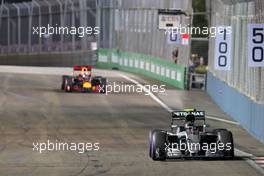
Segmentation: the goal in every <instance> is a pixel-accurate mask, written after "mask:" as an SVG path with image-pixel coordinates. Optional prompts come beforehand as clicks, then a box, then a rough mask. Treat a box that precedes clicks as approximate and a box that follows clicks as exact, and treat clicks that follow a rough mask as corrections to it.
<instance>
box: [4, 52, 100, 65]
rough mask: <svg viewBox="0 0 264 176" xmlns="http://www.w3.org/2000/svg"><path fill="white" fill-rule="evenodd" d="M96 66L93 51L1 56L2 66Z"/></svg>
mask: <svg viewBox="0 0 264 176" xmlns="http://www.w3.org/2000/svg"><path fill="white" fill-rule="evenodd" d="M95 64H96V54H95V52H93V51H80V52H69V53H42V54H30V55H6V56H0V65H20V66H73V65H95Z"/></svg>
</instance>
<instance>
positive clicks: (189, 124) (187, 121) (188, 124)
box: [185, 114, 195, 128]
mask: <svg viewBox="0 0 264 176" xmlns="http://www.w3.org/2000/svg"><path fill="white" fill-rule="evenodd" d="M194 121H195V116H194V115H193V114H188V115H187V116H186V117H185V128H191V127H193V125H194Z"/></svg>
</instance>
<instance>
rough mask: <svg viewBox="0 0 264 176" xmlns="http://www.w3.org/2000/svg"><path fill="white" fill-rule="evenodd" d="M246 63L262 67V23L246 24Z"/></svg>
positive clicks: (263, 62)
mask: <svg viewBox="0 0 264 176" xmlns="http://www.w3.org/2000/svg"><path fill="white" fill-rule="evenodd" d="M248 65H249V66H250V67H264V24H248Z"/></svg>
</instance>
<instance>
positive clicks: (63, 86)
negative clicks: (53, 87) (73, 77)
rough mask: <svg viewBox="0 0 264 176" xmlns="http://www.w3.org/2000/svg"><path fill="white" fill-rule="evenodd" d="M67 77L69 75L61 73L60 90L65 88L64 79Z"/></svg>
mask: <svg viewBox="0 0 264 176" xmlns="http://www.w3.org/2000/svg"><path fill="white" fill-rule="evenodd" d="M68 78H69V76H67V75H63V76H62V82H61V90H64V89H65V81H66V79H68Z"/></svg>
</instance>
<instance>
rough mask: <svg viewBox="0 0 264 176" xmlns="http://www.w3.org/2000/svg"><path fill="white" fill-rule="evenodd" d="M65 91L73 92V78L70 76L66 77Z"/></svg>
mask: <svg viewBox="0 0 264 176" xmlns="http://www.w3.org/2000/svg"><path fill="white" fill-rule="evenodd" d="M65 91H66V92H71V91H72V80H71V79H69V78H66V79H65Z"/></svg>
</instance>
